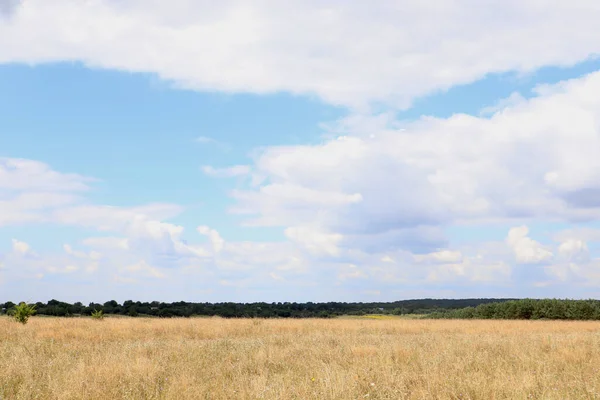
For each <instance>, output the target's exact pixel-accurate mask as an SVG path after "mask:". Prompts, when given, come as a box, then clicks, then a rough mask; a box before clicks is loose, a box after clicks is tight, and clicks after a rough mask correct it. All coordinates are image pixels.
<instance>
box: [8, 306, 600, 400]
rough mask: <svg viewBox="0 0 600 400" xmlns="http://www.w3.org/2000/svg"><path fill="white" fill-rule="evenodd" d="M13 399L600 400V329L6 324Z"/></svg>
mask: <svg viewBox="0 0 600 400" xmlns="http://www.w3.org/2000/svg"><path fill="white" fill-rule="evenodd" d="M0 398H2V399H3V400H4V399H344V400H346V399H486V400H488V399H598V398H600V323H597V322H551V321H535V322H533V321H531V322H530V321H460V320H437V321H436V320H404V319H388V320H377V319H374V320H367V319H363V320H360V319H354V320H350V319H346V320H344V319H334V320H249V319H244V320H224V319H220V318H198V319H172V320H162V319H144V318H139V319H128V318H107V319H105V320H104V321H94V320H91V319H88V318H75V319H59V318H36V317H34V318H32V319H31V320H30V322H29V324H27V325H25V326H21V325H18V324H17V323H15V322H13V321H11V320H9V319H8V318H0Z"/></svg>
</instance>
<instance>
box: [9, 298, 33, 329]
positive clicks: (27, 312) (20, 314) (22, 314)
mask: <svg viewBox="0 0 600 400" xmlns="http://www.w3.org/2000/svg"><path fill="white" fill-rule="evenodd" d="M33 314H35V305H29V304H27V303H25V302H24V301H22V302H21V303H19V304H18V305H16V306H15V308H14V310H12V312H11V315H12V316H13V317H14V319H15V321H17V322H20V323H22V324H23V325H25V324H26V323H27V321H28V320H29V317H31V316H32V315H33Z"/></svg>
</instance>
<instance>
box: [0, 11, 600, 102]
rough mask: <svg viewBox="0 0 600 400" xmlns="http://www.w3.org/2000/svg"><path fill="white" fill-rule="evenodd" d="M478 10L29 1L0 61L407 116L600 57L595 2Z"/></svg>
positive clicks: (5, 28)
mask: <svg viewBox="0 0 600 400" xmlns="http://www.w3.org/2000/svg"><path fill="white" fill-rule="evenodd" d="M13 3H14V1H11V0H8V2H7V0H4V1H3V4H4V9H8V10H13V6H12V4H13ZM7 5H8V6H7ZM480 5H481V6H480V7H472V5H471V4H469V3H462V2H448V3H444V4H440V3H436V5H435V7H431V6H430V5H427V4H421V3H414V2H394V1H384V2H378V3H375V4H371V3H369V4H366V3H362V2H338V3H336V4H335V6H332V5H331V4H325V3H322V2H317V1H294V2H292V3H289V2H286V3H278V2H253V3H251V4H250V3H248V2H243V1H236V0H232V1H221V2H218V3H215V2H206V1H195V0H174V1H171V2H169V3H168V4H167V3H165V2H162V1H158V0H151V1H140V0H121V1H86V2H83V1H70V0H55V1H52V2H48V1H46V0H28V1H25V2H23V3H22V5H21V7H19V9H18V12H16V13H14V15H13V16H12V21H11V23H10V24H8V23H4V24H0V48H2V49H3V51H2V54H0V62H24V63H42V62H56V61H81V62H83V63H85V64H86V65H89V66H91V67H100V68H110V69H118V70H125V71H135V72H143V73H148V72H150V73H155V74H158V75H159V76H160V77H162V78H163V79H166V80H170V81H174V82H176V84H177V85H179V86H181V87H185V88H191V89H197V90H205V91H221V92H251V93H275V92H280V91H287V92H290V93H294V94H309V95H316V96H318V97H320V98H321V99H323V100H324V101H326V102H329V103H334V104H341V105H346V106H350V107H364V106H365V105H367V104H369V103H372V102H380V103H381V102H383V103H387V104H390V105H393V106H396V107H407V106H408V105H409V104H410V102H411V101H412V100H413V99H414V98H415V97H419V96H423V95H425V94H428V93H432V92H434V91H438V90H443V89H447V88H450V87H452V86H455V85H458V84H464V83H468V82H472V81H475V80H477V79H480V78H482V77H484V76H485V75H486V74H489V73H495V72H505V71H518V72H529V71H533V70H535V69H536V68H539V67H542V66H546V65H571V64H574V63H576V62H578V61H581V60H585V59H587V58H588V57H590V56H593V55H595V54H598V53H599V52H600V44H599V43H598V41H597V40H596V37H597V33H598V28H597V21H598V20H599V19H600V10H599V9H598V7H597V5H596V2H595V0H581V1H578V2H577V6H576V7H573V5H572V4H571V3H565V2H563V1H559V0H553V1H550V2H544V3H543V4H542V3H540V2H536V1H533V0H527V1H522V0H519V1H518V0H509V1H504V2H501V3H498V2H491V1H487V2H484V3H481V4H480ZM498 15H501V16H502V18H498ZM49 16H51V17H49ZM573 27H576V29H574V28H573ZM440 38H444V40H440ZM148 43H152V46H148V45H147V44H148ZM540 43H552V45H551V46H546V45H540Z"/></svg>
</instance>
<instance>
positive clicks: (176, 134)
mask: <svg viewBox="0 0 600 400" xmlns="http://www.w3.org/2000/svg"><path fill="white" fill-rule="evenodd" d="M598 21H600V3H599V2H598V1H597V0H573V1H569V2H566V1H563V0H548V1H544V2H540V1H537V0H504V1H492V0H489V1H487V0H484V1H481V0H478V1H471V0H463V1H452V0H443V1H438V0H436V1H421V2H414V1H402V0H388V1H386V0H382V1H371V2H363V1H347V0H344V1H337V0H332V1H316V0H302V1H294V0H292V1H267V0H256V1H252V2H249V1H235V0H231V1H230V0H223V1H219V2H214V1H205V0H171V1H168V2H166V1H163V0H53V1H48V0H21V1H19V0H0V301H8V300H12V301H21V300H28V301H46V300H49V299H51V298H57V299H61V300H64V301H83V302H89V301H106V300H109V299H116V300H119V301H123V300H126V299H134V300H163V301H176V300H187V301H269V302H270V301H392V300H398V299H407V298H420V297H437V298H464V297H570V298H589V297H600V288H599V287H600V286H599V285H600V96H599V95H598V93H600V58H599V57H598V56H599V55H600V40H599V39H598V38H599V37H600V25H599V24H598Z"/></svg>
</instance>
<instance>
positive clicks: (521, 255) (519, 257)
mask: <svg viewBox="0 0 600 400" xmlns="http://www.w3.org/2000/svg"><path fill="white" fill-rule="evenodd" d="M528 233H529V229H528V228H527V227H526V226H519V227H516V228H512V229H511V230H510V231H509V232H508V237H507V238H506V242H507V243H508V245H509V246H510V247H511V249H512V250H513V252H514V255H515V260H516V261H517V262H518V263H522V264H536V263H539V262H542V261H547V260H549V259H551V258H552V257H553V254H552V252H551V251H550V250H548V249H546V248H545V247H544V246H542V245H541V244H540V243H539V242H536V241H535V240H533V239H531V238H530V237H528V236H527V234H528Z"/></svg>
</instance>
